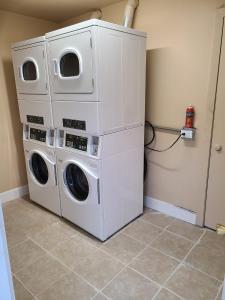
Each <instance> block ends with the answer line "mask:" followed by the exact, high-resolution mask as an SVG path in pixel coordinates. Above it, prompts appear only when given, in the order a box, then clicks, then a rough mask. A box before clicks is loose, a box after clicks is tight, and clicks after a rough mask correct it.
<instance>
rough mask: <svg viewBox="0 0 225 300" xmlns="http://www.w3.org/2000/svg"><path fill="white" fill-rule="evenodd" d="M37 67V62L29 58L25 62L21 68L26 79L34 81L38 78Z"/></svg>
mask: <svg viewBox="0 0 225 300" xmlns="http://www.w3.org/2000/svg"><path fill="white" fill-rule="evenodd" d="M37 73H38V70H37V67H36V65H35V63H34V62H33V61H31V60H27V61H25V62H24V63H23V65H22V68H21V76H22V79H23V80H25V81H34V80H37V79H38V78H37Z"/></svg>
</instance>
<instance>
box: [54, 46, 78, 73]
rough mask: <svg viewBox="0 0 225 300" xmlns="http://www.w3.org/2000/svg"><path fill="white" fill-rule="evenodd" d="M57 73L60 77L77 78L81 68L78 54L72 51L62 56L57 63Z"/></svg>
mask: <svg viewBox="0 0 225 300" xmlns="http://www.w3.org/2000/svg"><path fill="white" fill-rule="evenodd" d="M59 72H60V76H61V77H65V78H71V77H77V76H79V75H80V72H81V66H80V60H79V57H78V54H77V53H75V52H73V51H69V52H67V53H65V54H63V55H62V57H61V58H60V62H59Z"/></svg>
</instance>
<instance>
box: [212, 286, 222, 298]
mask: <svg viewBox="0 0 225 300" xmlns="http://www.w3.org/2000/svg"><path fill="white" fill-rule="evenodd" d="M222 290H223V283H222V284H221V285H220V287H219V289H218V292H217V294H216V297H215V299H214V300H222V299H219V298H218V297H219V294H220V292H221V291H222Z"/></svg>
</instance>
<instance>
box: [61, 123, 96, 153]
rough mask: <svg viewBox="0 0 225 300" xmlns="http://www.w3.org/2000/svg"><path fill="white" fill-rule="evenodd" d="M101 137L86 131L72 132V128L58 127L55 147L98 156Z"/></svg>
mask: <svg viewBox="0 0 225 300" xmlns="http://www.w3.org/2000/svg"><path fill="white" fill-rule="evenodd" d="M100 142H101V137H99V136H92V135H89V134H87V133H80V132H79V131H78V132H74V130H69V129H68V130H63V129H58V131H57V137H56V147H59V148H67V149H68V148H69V149H70V150H72V151H79V152H80V153H81V152H82V153H83V154H85V155H90V156H95V157H97V156H99V154H100V153H99V151H100Z"/></svg>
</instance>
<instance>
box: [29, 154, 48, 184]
mask: <svg viewBox="0 0 225 300" xmlns="http://www.w3.org/2000/svg"><path fill="white" fill-rule="evenodd" d="M31 167H32V171H33V174H34V176H35V178H36V180H37V181H38V182H39V183H41V184H46V183H47V181H48V176H49V174H48V167H47V165H46V162H45V161H44V159H43V157H41V155H40V154H38V153H34V154H33V155H32V157H31Z"/></svg>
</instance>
